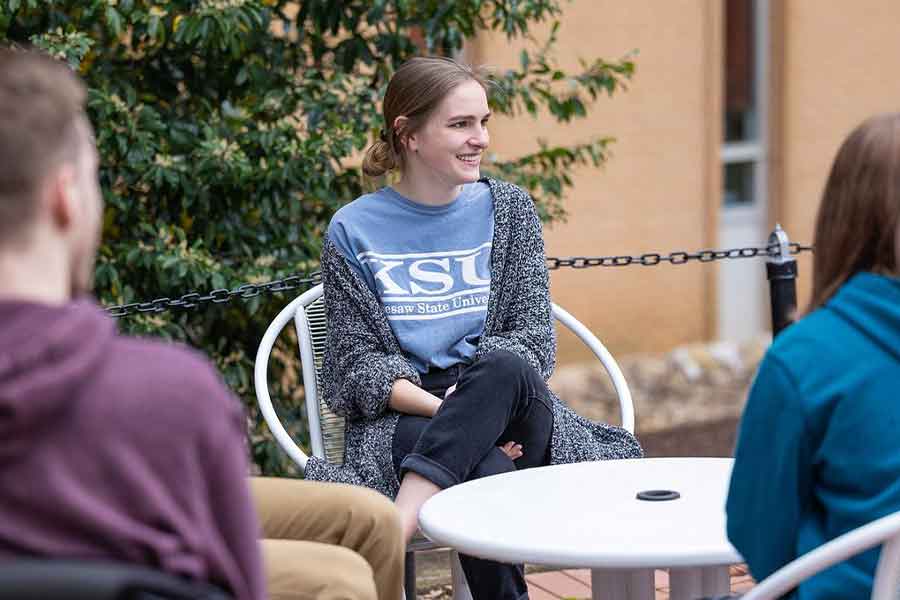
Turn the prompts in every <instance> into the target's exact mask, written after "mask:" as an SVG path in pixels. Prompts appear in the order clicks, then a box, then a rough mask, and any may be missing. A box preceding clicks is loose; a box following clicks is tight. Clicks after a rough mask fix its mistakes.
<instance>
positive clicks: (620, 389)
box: [254, 284, 634, 600]
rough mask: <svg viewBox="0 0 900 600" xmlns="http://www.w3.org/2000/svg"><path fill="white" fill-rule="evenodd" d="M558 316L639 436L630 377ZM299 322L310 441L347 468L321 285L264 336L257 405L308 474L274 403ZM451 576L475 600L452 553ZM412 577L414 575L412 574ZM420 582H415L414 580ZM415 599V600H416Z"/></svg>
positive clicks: (571, 321) (592, 339) (416, 546)
mask: <svg viewBox="0 0 900 600" xmlns="http://www.w3.org/2000/svg"><path fill="white" fill-rule="evenodd" d="M553 316H554V317H555V318H556V320H557V321H559V322H560V323H562V324H563V325H564V326H566V327H567V328H568V329H570V330H571V331H572V332H573V333H574V334H575V335H576V336H577V337H578V338H579V339H580V340H581V341H582V342H583V343H584V344H585V345H586V346H587V347H588V348H589V349H590V350H591V352H593V353H594V355H595V356H596V357H597V358H598V359H599V360H600V362H601V363H602V364H603V367H604V368H605V369H606V372H607V374H608V375H609V377H610V380H611V381H612V384H613V387H614V388H615V390H616V394H617V395H618V398H619V410H620V412H621V417H622V427H623V428H625V429H627V430H628V431H629V432H631V433H634V407H633V404H632V401H631V392H630V391H629V389H628V384H627V382H626V381H625V376H624V375H623V374H622V370H621V369H620V368H619V365H618V363H616V361H615V359H614V358H613V356H612V354H610V353H609V351H608V350H607V349H606V347H605V346H604V345H603V344H602V343H601V342H600V340H598V339H597V338H596V336H594V334H593V333H591V331H590V330H589V329H588V328H587V327H585V326H584V325H582V324H581V323H580V322H579V321H578V320H577V319H575V317H573V316H572V315H570V314H569V313H568V312H566V311H565V310H563V309H562V308H560V307H559V306H557V305H555V304H554V305H553ZM291 320H293V321H294V326H295V327H296V330H297V339H298V342H299V346H300V361H301V368H302V373H303V386H304V388H305V392H306V412H307V417H308V419H309V438H310V439H309V441H310V446H311V451H312V453H313V455H314V456H317V457H319V458H323V459H325V460H327V461H328V462H329V463H332V464H338V465H340V464H343V462H344V419H343V418H342V417H339V416H337V415H335V414H334V413H332V412H331V411H330V410H329V409H328V407H327V406H326V405H325V402H324V401H323V399H322V398H321V396H320V395H319V393H318V390H319V389H320V385H321V382H322V379H321V369H322V360H323V357H324V353H325V305H324V301H323V297H322V285H321V284H319V285H316V286H315V287H313V288H312V289H310V290H308V291H307V292H305V293H304V294H302V295H300V296H299V297H297V298H296V299H294V300H293V301H292V302H291V303H290V304H288V305H287V306H285V307H284V308H283V309H282V310H281V312H280V313H278V315H277V316H276V317H275V318H274V319H273V320H272V323H271V324H269V327H268V328H267V329H266V332H265V334H264V335H263V338H262V341H261V342H260V344H259V350H258V351H257V353H256V364H255V367H254V385H255V387H256V399H257V401H258V402H259V407H260V411H261V412H262V415H263V418H264V419H265V420H266V423H267V424H268V426H269V429H270V430H271V431H272V434H273V435H274V436H275V440H276V441H277V442H278V445H279V446H281V448H282V449H283V450H284V451H285V452H286V453H287V455H288V456H289V457H290V458H291V460H293V461H294V462H295V463H296V464H297V465H298V466H299V467H300V469H301V470H305V469H306V462H307V459H308V458H307V455H306V453H305V452H304V451H303V449H302V448H300V446H298V445H297V443H296V442H295V441H294V440H293V439H292V438H291V436H290V434H289V433H288V432H287V431H286V430H285V428H284V426H283V425H282V423H281V421H280V419H279V418H278V415H277V413H276V412H275V408H274V406H273V405H272V399H271V397H270V396H269V386H268V365H269V356H270V355H271V353H272V347H273V346H274V344H275V340H277V339H278V336H279V335H280V334H281V331H282V330H283V329H284V327H285V326H287V324H288V322H289V321H291ZM437 547H438V546H436V545H435V544H433V543H432V542H431V541H429V540H427V539H426V538H424V537H423V536H419V535H417V536H416V538H414V539H413V541H412V542H411V543H410V545H409V548H408V551H409V552H410V553H411V552H415V551H418V550H430V549H434V548H437ZM407 558H408V560H407V563H408V565H409V566H410V568H411V569H413V576H414V568H415V567H414V562H413V560H412V554H408V555H407ZM451 573H452V578H453V596H454V598H455V599H456V600H470V599H471V595H470V594H469V591H468V585H467V584H466V581H465V577H464V576H463V574H462V569H461V567H460V564H459V559H458V557H457V555H456V553H455V552H452V553H451ZM408 575H409V572H408ZM409 580H410V577H409V576H408V577H407V595H408V597H411V598H414V597H415V596H414V593H415V590H414V589H412V590H410V589H409V588H410V587H413V588H414V586H412V585H410V581H409ZM413 581H414V579H413ZM410 593H412V594H413V595H410Z"/></svg>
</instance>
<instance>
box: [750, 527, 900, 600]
mask: <svg viewBox="0 0 900 600" xmlns="http://www.w3.org/2000/svg"><path fill="white" fill-rule="evenodd" d="M879 544H883V547H882V549H881V557H880V558H879V559H878V567H877V568H876V570H875V580H874V582H873V585H872V596H871V598H872V600H896V598H897V597H898V595H897V591H898V585H897V584H898V583H900V512H895V513H892V514H890V515H887V516H885V517H882V518H880V519H877V520H875V521H872V522H871V523H868V524H866V525H863V526H862V527H858V528H856V529H854V530H852V531H848V532H847V533H845V534H844V535H841V536H839V537H836V538H835V539H833V540H831V541H830V542H828V543H826V544H822V545H821V546H819V547H818V548H816V549H815V550H812V551H810V552H807V553H806V554H804V555H803V556H801V557H799V558H797V559H795V560H793V561H791V562H789V563H788V564H786V565H785V566H783V567H782V568H780V569H779V570H777V571H775V572H774V573H772V574H771V575H769V576H768V577H766V578H765V579H764V580H762V581H761V582H759V584H758V585H757V586H756V587H754V588H753V589H751V590H750V591H749V592H747V593H746V594H744V595H743V596H742V597H741V598H742V600H775V599H776V598H780V597H782V596H784V595H786V594H787V593H788V592H790V591H791V590H793V589H794V588H796V587H797V586H798V585H800V584H801V583H802V582H803V581H805V580H807V579H809V578H810V577H811V576H813V575H815V574H816V573H819V572H821V571H824V570H825V569H827V568H828V567H830V566H832V565H834V564H836V563H839V562H841V561H843V560H846V559H848V558H850V557H851V556H854V555H856V554H859V553H860V552H863V551H865V550H868V549H869V548H872V547H874V546H877V545H879Z"/></svg>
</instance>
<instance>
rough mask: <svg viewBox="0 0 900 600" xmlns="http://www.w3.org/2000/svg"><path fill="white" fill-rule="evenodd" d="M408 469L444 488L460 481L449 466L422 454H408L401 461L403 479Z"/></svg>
mask: <svg viewBox="0 0 900 600" xmlns="http://www.w3.org/2000/svg"><path fill="white" fill-rule="evenodd" d="M407 471H412V472H414V473H416V474H417V475H421V476H422V477H424V478H425V479H427V480H428V481H430V482H431V483H433V484H434V485H436V486H438V487H439V488H441V489H442V490H445V489H447V488H448V487H452V486H454V485H456V484H458V483H459V479H457V478H456V475H454V474H453V473H452V472H451V471H450V470H449V469H448V468H447V467H445V466H444V465H442V464H440V463H438V462H435V461H433V460H431V459H430V458H428V457H426V456H422V455H421V454H407V455H406V458H404V459H403V462H401V463H400V479H403V475H404V474H405V473H406V472H407Z"/></svg>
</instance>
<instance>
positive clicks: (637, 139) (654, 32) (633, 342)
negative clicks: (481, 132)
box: [470, 0, 721, 360]
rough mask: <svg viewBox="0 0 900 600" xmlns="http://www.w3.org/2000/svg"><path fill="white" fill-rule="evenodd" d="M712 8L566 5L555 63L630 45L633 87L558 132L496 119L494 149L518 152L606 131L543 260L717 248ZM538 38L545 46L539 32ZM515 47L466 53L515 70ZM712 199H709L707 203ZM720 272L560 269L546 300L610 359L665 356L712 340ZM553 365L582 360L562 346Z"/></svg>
mask: <svg viewBox="0 0 900 600" xmlns="http://www.w3.org/2000/svg"><path fill="white" fill-rule="evenodd" d="M719 13H720V10H719V8H718V5H717V4H716V3H713V2H699V1H695V0H681V1H677V2H675V1H673V2H656V1H654V0H630V1H629V2H616V1H611V0H603V1H597V0H575V1H573V2H571V3H565V4H564V15H563V16H564V19H563V23H562V26H561V28H560V32H559V45H558V48H557V53H556V56H557V57H558V59H559V63H560V65H561V66H563V67H565V68H567V69H575V68H577V65H578V63H577V59H578V58H579V57H585V58H590V57H597V56H602V57H604V58H607V59H613V58H617V57H619V56H622V55H624V54H626V53H627V52H630V51H631V50H633V49H637V50H638V51H639V54H638V56H637V58H636V61H637V73H636V76H635V77H634V80H633V82H632V83H631V84H630V86H629V90H628V91H627V92H625V93H621V94H619V95H617V96H615V97H613V98H612V99H607V98H602V99H600V100H599V101H598V102H597V103H596V104H595V105H594V107H593V108H592V109H591V110H590V111H589V117H588V118H587V119H586V120H581V121H577V122H575V123H574V124H572V125H569V126H559V125H556V124H555V123H553V122H552V120H550V119H549V118H544V119H540V120H538V121H533V120H532V119H531V118H530V117H528V116H522V117H518V118H517V119H515V120H510V119H496V120H495V121H494V122H493V125H492V129H491V135H492V149H493V150H494V151H496V152H497V153H498V154H499V155H500V156H501V157H503V158H509V157H514V156H516V155H518V154H519V153H521V152H522V151H523V149H531V148H534V147H535V142H534V140H535V138H536V137H538V136H540V137H544V138H546V139H548V140H549V141H550V142H551V143H557V144H570V143H575V142H578V141H584V140H587V139H589V138H590V137H592V136H603V135H613V136H615V137H616V138H617V139H618V141H617V142H616V143H615V144H614V146H613V154H614V155H613V157H612V160H611V161H610V162H609V163H608V165H607V166H606V168H605V169H603V170H602V171H598V170H595V169H581V170H579V171H578V172H577V173H576V176H575V177H574V180H575V187H574V189H573V190H572V191H571V192H569V193H568V196H567V202H566V206H567V208H568V210H569V215H570V216H569V221H568V222H567V223H564V224H562V223H561V224H558V225H556V226H555V227H553V228H551V229H549V230H547V231H546V240H547V253H548V254H549V255H558V256H570V255H584V254H589V255H596V254H625V253H641V252H647V251H652V250H659V251H670V250H676V249H684V250H695V249H697V248H700V247H709V246H711V245H714V243H715V239H714V236H715V231H716V227H715V217H716V214H715V212H714V211H715V206H716V205H717V203H718V189H719V186H720V179H719V166H718V158H717V157H718V140H719V137H720V133H719V132H720V129H719V117H718V114H717V112H716V111H717V107H718V105H719V100H718V98H719V90H718V88H719V86H720V82H719V78H717V77H711V73H714V72H717V71H718V69H719V68H720V66H717V65H720V63H719V62H718V61H719V60H720V58H719V54H720V53H716V52H710V51H709V48H710V47H711V46H715V47H719V44H720V41H719V38H718V35H719V32H718V28H719V25H718V21H719V19H720V18H721V16H720V14H719ZM538 38H539V39H542V36H541V34H540V33H538ZM520 47H521V46H512V45H509V44H508V43H507V41H506V40H505V39H504V38H503V37H502V36H492V37H485V38H481V39H479V40H478V42H477V44H475V45H474V47H473V48H472V52H470V57H472V59H474V60H475V61H476V62H480V63H482V64H487V65H491V66H496V67H500V68H503V67H508V66H513V65H515V64H517V61H518V52H519V49H520ZM713 199H714V200H713ZM714 276H715V270H714V267H710V266H708V265H697V264H692V265H685V266H681V267H670V266H662V267H655V268H652V267H628V268H622V269H590V270H585V271H578V272H576V271H572V270H570V269H569V270H563V271H559V272H556V273H554V274H553V276H552V286H553V297H554V299H555V300H556V301H557V302H558V303H560V304H561V305H563V306H564V307H566V308H567V309H569V311H570V312H572V313H573V314H574V315H575V316H577V317H578V318H579V319H580V320H582V321H583V322H584V323H585V324H586V325H588V327H590V328H591V329H592V330H593V331H595V332H596V333H597V334H598V335H599V336H600V337H601V338H602V339H603V340H604V342H605V343H606V344H607V346H608V347H609V348H610V350H611V351H612V352H613V353H621V352H630V351H647V350H661V349H666V348H669V347H672V346H673V345H676V344H679V343H682V342H687V341H695V340H700V339H705V338H708V337H710V336H711V335H712V334H713V332H714V325H715V321H714V319H715V314H714V311H713V310H712V308H711V307H713V306H714V304H713V303H714V298H713V296H712V294H713V293H714V288H715V279H714ZM560 350H561V351H560V356H561V359H562V360H575V359H579V358H583V357H585V356H586V353H585V352H584V351H583V350H581V349H579V348H578V346H577V345H576V344H574V343H573V341H572V340H571V339H568V338H562V339H561V344H560Z"/></svg>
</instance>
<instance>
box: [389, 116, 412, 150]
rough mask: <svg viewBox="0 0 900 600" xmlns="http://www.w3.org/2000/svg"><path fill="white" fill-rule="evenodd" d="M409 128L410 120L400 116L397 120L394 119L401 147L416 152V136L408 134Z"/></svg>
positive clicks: (395, 130)
mask: <svg viewBox="0 0 900 600" xmlns="http://www.w3.org/2000/svg"><path fill="white" fill-rule="evenodd" d="M408 127H409V118H408V117H404V116H403V115H400V116H399V117H397V118H396V119H394V132H395V133H396V134H397V139H398V140H399V141H400V145H401V146H403V148H404V149H406V150H409V151H410V152H415V143H416V136H415V135H411V134H408V133H407V132H406V129H407V128H408Z"/></svg>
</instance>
